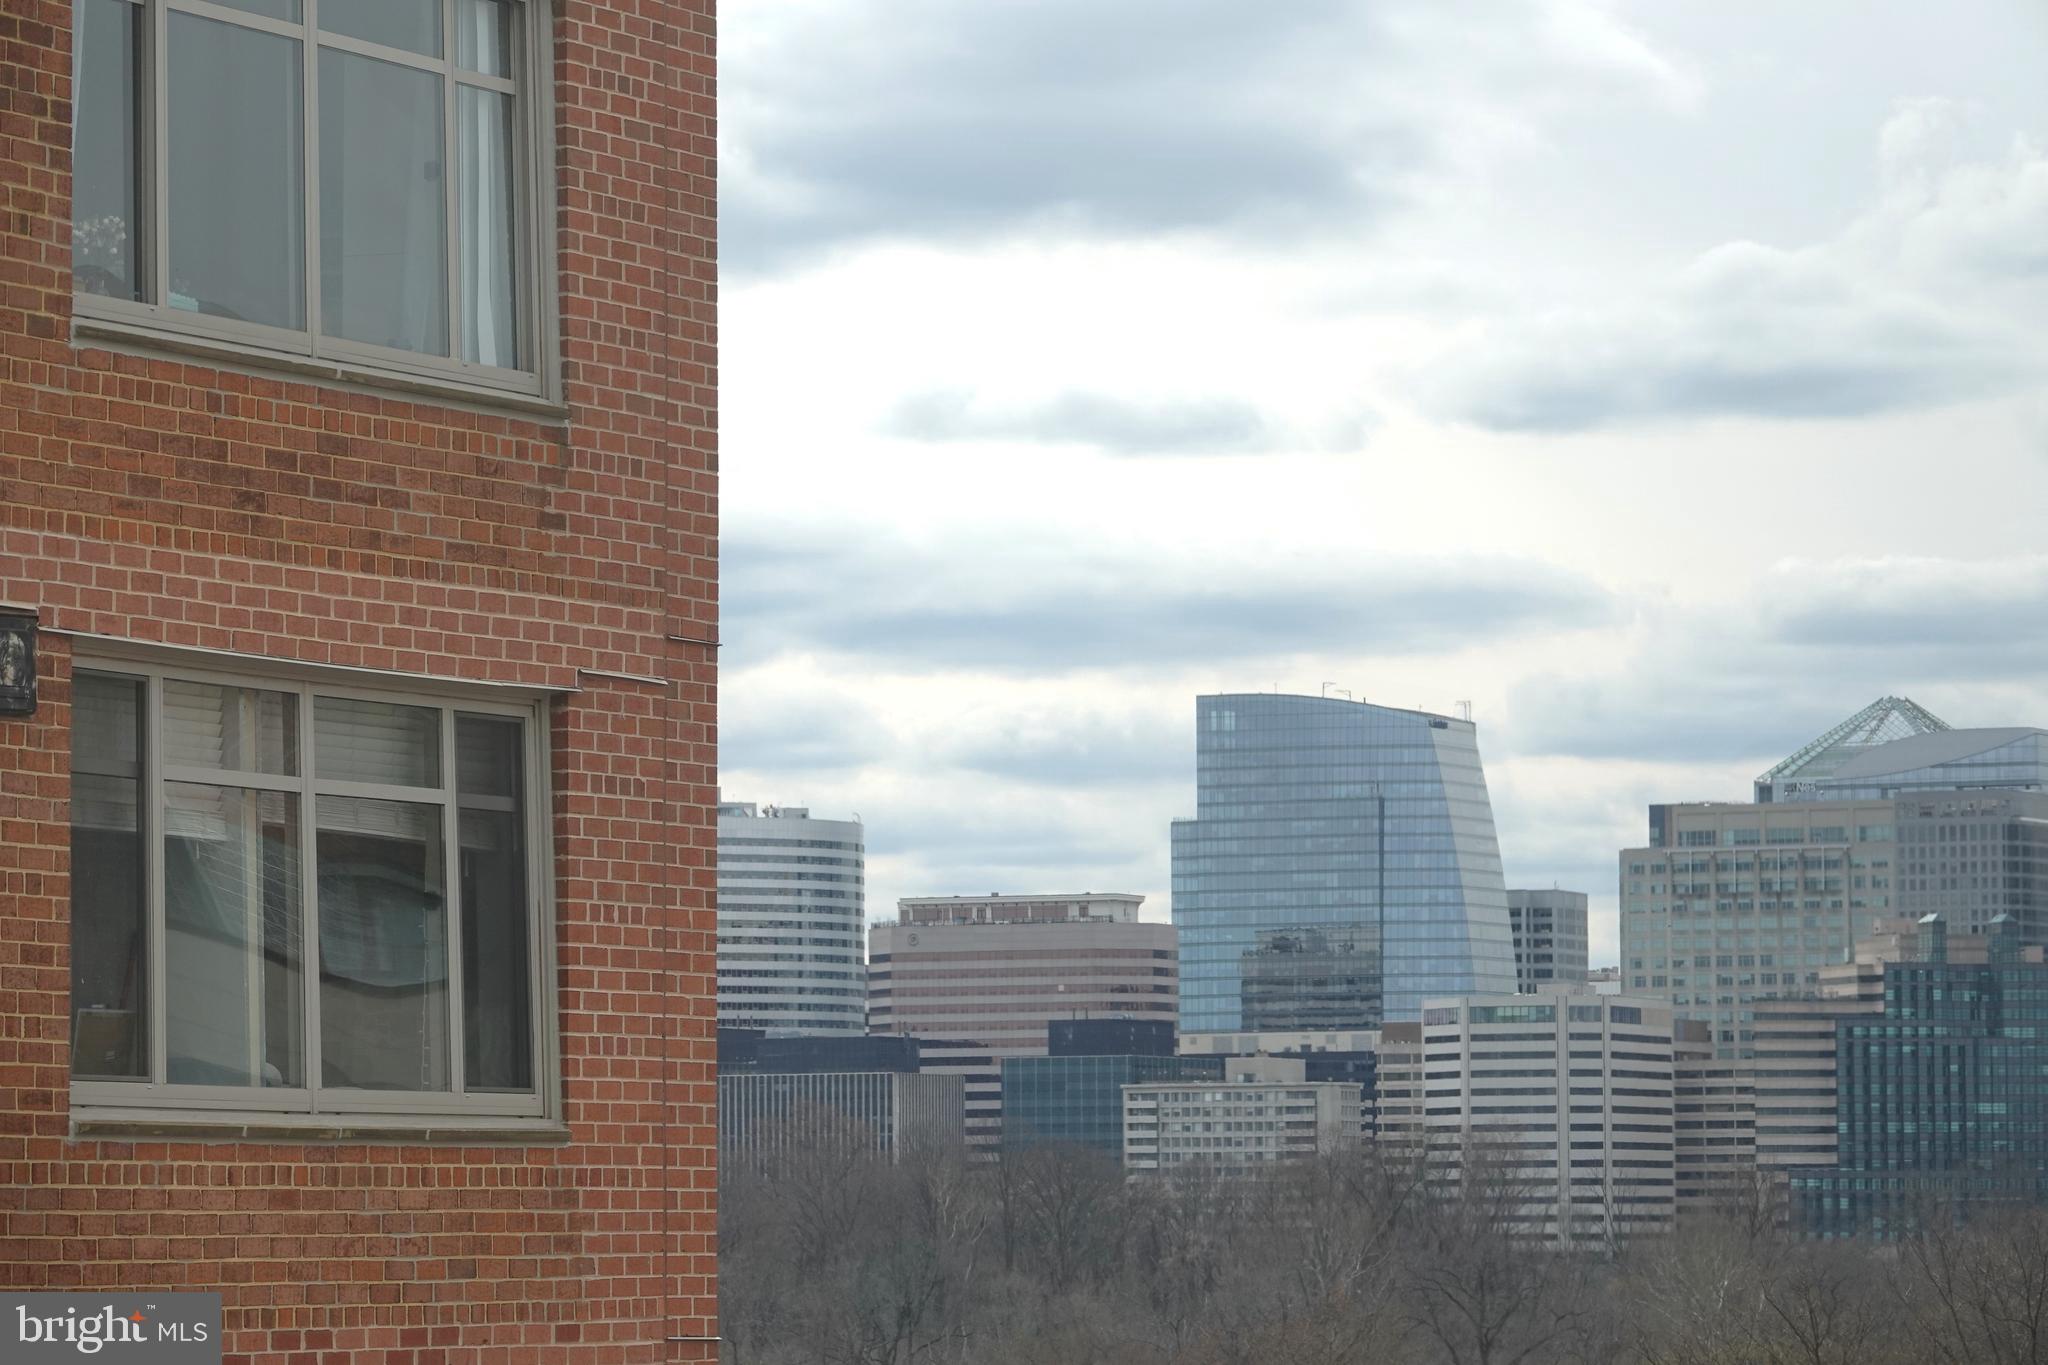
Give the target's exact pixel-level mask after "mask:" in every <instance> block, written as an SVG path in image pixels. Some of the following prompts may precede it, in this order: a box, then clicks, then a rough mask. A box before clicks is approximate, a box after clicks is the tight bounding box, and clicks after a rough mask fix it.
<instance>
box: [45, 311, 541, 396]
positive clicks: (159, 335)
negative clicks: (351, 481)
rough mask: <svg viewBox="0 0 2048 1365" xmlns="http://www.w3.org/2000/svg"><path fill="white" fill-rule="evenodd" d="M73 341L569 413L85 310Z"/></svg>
mask: <svg viewBox="0 0 2048 1365" xmlns="http://www.w3.org/2000/svg"><path fill="white" fill-rule="evenodd" d="M72 341H73V344H74V345H77V346H79V347H81V348H87V347H90V348H97V349H100V350H107V351H115V352H118V353H120V354H123V355H136V356H142V357H145V358H147V359H154V360H161V359H163V358H165V357H166V356H174V357H177V358H180V359H185V360H197V361H202V362H204V363H207V364H211V365H217V366H220V367H221V368H223V369H229V370H233V371H236V372H237V373H241V374H247V375H253V376H256V377H258V378H263V379H304V380H312V381H314V382H317V383H327V384H334V385H337V386H339V387H341V388H344V389H347V390H349V391H350V392H353V393H367V394H374V395H376V396H379V397H384V398H389V397H392V396H394V395H396V396H402V397H408V398H421V399H428V400H432V401H436V402H443V403H449V404H453V405H455V406H458V407H463V408H469V409H472V410H476V411H482V412H494V413H506V414H514V415H518V416H523V417H532V418H535V419H538V420H541V421H547V422H553V423H564V422H567V421H568V419H569V408H568V406H567V405H566V404H564V403H561V402H558V401H556V400H555V399H552V398H545V397H541V396H539V395H537V394H527V393H517V392H514V391H512V390H510V389H501V388H495V387H492V386H491V385H488V384H465V383H463V382H461V381H460V380H458V379H440V378H436V377H434V376H432V375H427V374H408V373H405V372H403V371H399V370H389V369H382V368H380V367H378V366H375V365H362V364H352V363H349V362H347V361H335V360H314V359H311V358H309V357H304V356H292V355H286V354H282V353H280V352H277V351H270V350H265V349H263V348H261V347H257V346H243V345H238V344H236V343H235V342H232V341H224V340H218V339H215V338H211V337H203V336H193V335H186V334H182V333H178V332H171V331H166V330H163V329H160V328H156V327H149V326H146V325H143V324H140V323H134V322H123V321H117V320H115V319H112V318H107V317H101V316H97V315H94V314H90V313H86V312H83V311H80V312H77V313H75V314H74V316H73V318H72Z"/></svg>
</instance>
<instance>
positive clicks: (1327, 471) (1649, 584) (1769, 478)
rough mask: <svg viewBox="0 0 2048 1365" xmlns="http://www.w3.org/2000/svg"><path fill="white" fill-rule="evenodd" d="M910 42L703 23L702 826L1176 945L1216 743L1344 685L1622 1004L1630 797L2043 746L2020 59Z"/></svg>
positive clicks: (1137, 14)
mask: <svg viewBox="0 0 2048 1365" xmlns="http://www.w3.org/2000/svg"><path fill="white" fill-rule="evenodd" d="M915 14H916V19H915V22H914V24H913V25H912V27H913V28H914V29H915V31H917V32H918V33H919V35H920V39H919V41H918V42H916V43H897V42H893V41H875V40H874V37H873V35H875V34H879V33H895V32H898V31H900V30H901V29H902V28H903V26H904V25H903V21H904V18H905V17H906V16H905V15H904V14H903V12H902V11H900V10H892V11H888V12H885V11H883V10H882V9H881V8H880V7H879V6H878V5H876V4H873V3H865V2H861V0H850V3H848V4H846V5H844V6H835V7H834V9H833V12H832V13H831V14H830V15H820V14H818V13H816V12H815V11H814V10H811V9H809V8H806V7H798V6H794V5H790V4H784V3H773V2H771V0H763V3H761V4H758V5H750V6H746V7H744V8H739V9H735V10H734V11H732V12H731V13H729V14H728V15H726V16H725V22H724V24H723V25H722V29H721V42H722V43H723V44H724V54H725V56H726V58H727V59H728V63H729V70H730V72H731V80H730V82H729V84H728V87H727V89H726V91H725V95H726V99H725V102H724V108H723V110H722V115H723V117H722V120H721V127H720V132H721V137H722V139H723V142H724V147H725V153H726V155H725V168H726V172H727V176H726V183H725V187H724V188H725V199H724V209H725V213H726V219H727V231H726V234H725V236H726V242H727V245H728V251H727V254H726V258H725V260H724V261H723V262H722V263H721V264H722V269H723V271H724V274H725V285H726V294H725V302H726V310H725V315H724V318H723V319H722V321H723V332H722V337H721V339H722V341H723V343H724V345H725V370H724V375H723V379H724V383H725V394H724V405H723V410H722V418H723V433H724V436H725V439H726V441H727V447H728V448H727V460H726V471H727V481H726V485H725V488H724V503H723V511H724V513H725V516H726V519H727V529H728V531H729V535H730V539H729V543H728V545H727V553H726V562H725V564H724V580H723V593H724V607H725V615H726V619H727V622H728V630H727V633H726V635H725V636H724V637H723V638H724V643H725V648H724V651H723V656H724V657H723V662H724V667H725V670H726V673H725V678H724V687H723V691H722V701H723V720H724V729H725V733H724V736H723V750H724V752H723V758H724V764H725V771H724V775H723V776H724V781H725V782H726V785H727V788H728V790H745V791H749V792H761V793H771V792H772V793H775V794H777V795H778V796H779V797H780V798H781V799H785V800H788V801H791V802H796V803H803V804H807V805H809V806H811V807H812V808H813V809H814V810H817V811H820V812H829V813H831V814H833V815H835V816H840V817H844V816H846V815H848V814H850V813H852V812H855V811H857V812H859V813H860V814H861V815H862V816H863V817H864V819H865V820H866V822H867V825H868V828H869V830H870V832H871V835H872V842H871V845H870V850H869V853H870V866H869V876H870V887H871V892H872V896H873V900H874V904H875V906H876V908H877V909H878V910H883V909H886V908H887V907H888V906H890V905H892V904H893V902H894V900H895V899H896V898H897V897H898V896H903V895H911V894H920V893H951V892H960V893H981V892H987V891H990V890H997V889H1002V890H1029V889H1033V888H1046V887H1056V886H1079V887H1095V888H1098V889H1120V890H1129V891H1133V892H1140V893H1143V894H1145V895H1146V896H1147V897H1148V898H1149V900H1148V910H1149V911H1150V912H1152V913H1155V914H1161V915H1163V914H1164V912H1165V909H1166V893H1167V890H1168V874H1167V848H1166V842H1165V839H1164V837H1163V836H1162V835H1161V834H1160V831H1162V830H1163V829H1164V828H1165V827H1166V825H1167V823H1168V822H1169V821H1170V820H1172V819H1173V818H1174V817H1176V816H1185V815H1189V814H1192V813H1193V812H1192V810H1191V801H1192V790H1193V755H1192V753H1191V751H1190V749H1189V746H1188V745H1187V743H1186V738H1185V736H1186V725H1187V717H1188V713H1189V709H1190V708H1189V699H1191V698H1192V697H1194V696H1196V695H1200V694H1205V693H1219V692H1231V691H1253V690H1274V691H1284V692H1292V693H1306V694H1315V693H1317V692H1319V691H1320V690H1322V688H1323V685H1324V684H1325V683H1329V684H1331V685H1332V687H1331V691H1332V693H1333V695H1334V694H1336V692H1337V689H1347V690H1349V692H1350V693H1351V694H1352V695H1353V696H1354V697H1363V698H1365V699H1367V700H1369V701H1373V702H1384V703H1387V704H1391V705H1398V706H1403V707H1414V706H1418V705H1419V706H1421V707H1423V708H1425V709H1429V710H1432V711H1436V712H1439V713H1444V714H1455V713H1456V703H1457V702H1459V701H1462V700H1469V701H1471V702H1472V704H1473V712H1472V714H1473V717H1474V719H1475V720H1476V721H1477V722H1478V723H1479V725H1480V726H1481V727H1482V728H1483V730H1484V731H1485V734H1486V737H1487V750H1486V758H1487V767H1488V773H1487V776H1488V780H1489V787H1490V791H1491V795H1492V799H1493V802H1494V808H1495V816H1496V821H1497V824H1498V827H1499V830H1500V838H1501V854H1502V859H1503V863H1504V866H1505V871H1506V876H1507V879H1508V881H1509V883H1510V884H1511V885H1516V886H1529V887H1544V886H1549V885H1551V884H1553V883H1556V884H1558V885H1560V886H1563V887H1567V888H1573V889H1583V890H1585V891H1587V892H1588V894H1589V895H1590V896H1591V897H1592V898H1593V899H1592V906H1591V910H1592V927H1593V954H1594V957H1595V960H1596V961H1613V960H1614V957H1615V927H1614V926H1615V920H1614V913H1615V899H1614V897H1615V889H1614V886H1613V884H1612V854H1613V851H1614V850H1615V849H1618V848H1622V847H1626V846H1630V845H1632V844H1634V843H1637V842H1639V841H1640V839H1641V835H1642V831H1641V821H1642V812H1643V809H1644V807H1645V806H1647V805H1648V804H1649V803H1651V802H1653V801H1672V800H1689V799H1711V798H1718V799H1723V800H1738V799H1742V798H1743V797H1744V796H1745V795H1746V794H1747V793H1748V791H1749V789H1750V784H1751V783H1753V781H1754V780H1755V779H1756V777H1757V776H1758V775H1759V774H1761V773H1763V772H1765V771H1766V770H1768V769H1769V768H1770V767H1771V765H1773V764H1775V763H1776V762H1778V761H1779V760H1780V759H1782V758H1784V757H1785V756H1786V755H1787V754H1789V753H1791V752H1793V750H1794V749H1795V748H1796V747H1797V746H1798V745H1800V744H1802V743H1804V742H1805V741H1806V740H1808V739H1810V738H1811V737H1813V736H1814V735H1816V734H1819V733H1821V732H1822V731H1823V730H1825V729H1826V727H1827V726H1829V725H1831V724H1833V723H1834V722H1835V721H1837V720H1839V719H1840V718H1841V717H1843V716H1845V715H1848V714H1851V713H1852V712H1853V711H1854V710H1855V709H1856V708H1857V707H1859V706H1861V705H1863V704H1865V703H1867V702H1868V701H1869V700H1870V699H1871V698H1873V697H1876V696H1879V695H1884V694H1893V695H1906V696H1911V697H1912V698H1914V699H1915V700H1916V701H1917V702H1919V703H1920V704H1922V705H1924V706H1926V707H1927V708H1928V709H1929V710H1931V711H1932V712H1933V713H1935V714H1937V715H1939V716H1941V717H1942V718H1944V719H1945V720H1947V721H1948V722H1949V723H1951V724H1953V725H1956V726H1986V725H2002V724H2012V725H2025V724H2033V723H2041V722H2042V721H2043V719H2044V718H2048V692H2044V689H2043V686H2042V684H2041V682H2040V681H2039V679H2041V678H2042V677H2044V676H2048V670H2043V669H2042V668H2041V667H2040V665H2041V664H2042V663H2043V662H2044V657H2043V654H2042V651H2041V648H2040V646H2039V645H2038V644H2037V643H2036V641H2035V640H2034V639H2032V638H2031V637H2028V636H2026V635H2024V634H2019V633H2010V632H2006V631H2005V630H2004V626H2005V625H2006V624H2008V623H2012V622H2016V621H2024V620H2026V619H2029V617H2030V616H2032V615H2035V614H2038V612H2039V610H2040V608H2041V605H2042V603H2043V599H2044V598H2048V560H2044V559H2043V558H2042V557H2041V556H2040V554H2039V549H2038V545H2037V536H2036V532H2035V530H2034V527H2033V524H2032V523H2033V518H2032V516H2031V509H2032V508H2035V507H2038V506H2040V505H2041V504H2042V503H2043V501H2044V500H2048V407H2044V406H2043V402H2042V400H2041V398H2040V396H2039V394H2040V392H2041V389H2040V387H2039V385H2038V383H2037V382H2036V381H2037V379H2038V376H2039V375H2040V373H2041V370H2042V367H2043V361H2042V350H2043V347H2042V344H2041V341H2040V339H2039V332H2038V329H2037V328H2034V327H2032V326H2031V325H2030V320H2031V319H2032V318H2034V317H2038V316H2041V315H2043V314H2044V313H2048V297H2044V290H2048V279H2044V276H2043V275H2042V274H2041V272H2040V271H2039V270H2038V268H2037V266H2033V265H2030V264H2029V263H2030V262H2034V261H2036V260H2037V255H2036V249H2035V246H2034V244H2036V243H2038V241H2039V240H2041V239H2042V236H2043V234H2044V233H2048V194H2044V193H2043V190H2042V188H2041V187H2042V186H2043V184H2044V183H2048V155H2044V153H2043V151H2042V150H2041V149H2042V148H2043V147H2048V88H2044V87H2043V85H2042V83H2041V82H2040V81H2039V79H2038V73H2039V54H2040V53H2041V52H2042V51H2043V50H2044V44H2048V16H2044V14H2043V13H2042V11H2041V10H2040V8H2039V7H2038V6H2036V5H2028V4H2024V3H2020V2H2019V0H1965V3H1964V4H1963V5H1962V7H1961V8H1960V9H1957V10H1952V11H1950V12H1948V14H1947V16H1946V18H1945V21H1944V22H1943V23H1942V24H1941V25H1938V26H1933V27H1932V28H1930V26H1928V25H1925V24H1924V23H1920V22H1916V21H1915V20H1914V19H1913V18H1911V17H1909V16H1907V15H1904V14H1902V13H1891V12H1886V13H1875V14H1874V13H1871V12H1869V11H1868V9H1867V7H1862V6H1853V5H1850V4H1847V3H1845V0H1822V3H1817V4H1815V5H1813V6H1807V7H1802V11H1801V17H1800V20H1799V22H1796V23H1795V22H1788V21H1787V19H1786V16H1785V15H1784V13H1783V11H1782V8H1781V7H1775V6H1764V5H1732V6H1717V7H1713V8H1712V9H1711V10H1710V11H1702V12H1674V11H1671V10H1670V9H1669V7H1652V6H1649V5H1646V4H1640V3H1619V2H1617V3H1613V4H1593V3H1586V2H1585V0H1544V2H1543V3H1530V4H1526V5H1511V6H1501V7H1498V8H1497V9H1496V10H1490V11H1488V21H1487V22H1486V23H1484V24H1472V23H1465V22H1460V21H1459V20H1458V19H1457V18H1455V17H1454V16H1451V15H1450V14H1449V13H1448V12H1445V11H1443V10H1442V9H1441V7H1438V6H1431V5H1426V4H1421V3H1417V0H1394V3H1390V4H1384V5H1375V6H1364V5H1349V4H1340V3H1335V0H1332V2H1331V3H1318V4H1311V5H1303V6H1290V7H1287V8H1286V9H1285V11H1284V12H1270V13H1269V12H1263V11H1259V10H1257V9H1256V7H1251V8H1248V7H1244V6H1233V5H1223V4H1214V3H1195V4H1187V5H1176V6H1174V7H1173V10H1172V21H1171V22H1167V21H1166V20H1165V18H1164V13H1163V11H1162V10H1161V9H1159V8H1157V7H1153V6H1148V5H1146V4H1144V3H1133V4H1132V5H1129V6H1120V7H1118V8H1117V10H1116V12H1115V13H1114V14H1105V13H1104V12H1103V11H1102V10H1101V8H1100V7H1086V6H1078V5H1073V4H1063V3H1050V4H1046V5H1037V6H1029V7H1022V8H1018V7H996V6H964V7H961V6H937V5H930V6H921V7H919V8H917V10H916V11H915ZM1850 51H1853V52H1854V53H1855V54H1856V55H1855V60H1844V56H1843V54H1844V53H1845V52H1850ZM1561 357H1575V358H1576V359H1575V360H1573V361H1572V363H1571V364H1570V366H1569V367H1567V365H1566V364H1565V363H1564V361H1562V360H1561V359H1560V358H1561ZM792 381H795V382H799V383H801V384H802V385H803V393H804V397H803V399H802V401H791V398H790V393H791V388H790V385H791V383H792ZM1937 458H1938V459H1939V460H1940V461H1941V463H1942V465H1943V468H1944V470H1945V471H1946V472H1947V474H1948V475H1949V477H1938V478H1937V477H1930V476H1929V471H1930V467H1931V464H1932V462H1933V461H1934V460H1935V459H1937ZM1993 490H1995V495H1992V493H1993Z"/></svg>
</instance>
